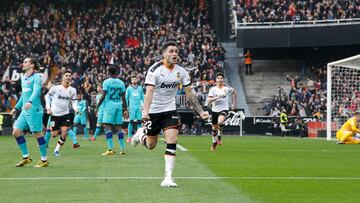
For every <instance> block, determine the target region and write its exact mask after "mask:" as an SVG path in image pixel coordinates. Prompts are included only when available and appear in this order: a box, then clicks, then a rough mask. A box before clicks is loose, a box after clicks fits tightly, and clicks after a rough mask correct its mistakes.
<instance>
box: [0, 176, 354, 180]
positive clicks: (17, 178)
mask: <svg viewBox="0 0 360 203" xmlns="http://www.w3.org/2000/svg"><path fill="white" fill-rule="evenodd" d="M163 178H164V177H121V176H119V177H116V176H115V177H106V176H104V177H101V176H100V177H22V178H20V177H8V178H6V177H0V180H161V179H163ZM174 178H175V179H182V180H360V177H331V176H330V177H312V176H234V177H230V176H229V177H216V176H209V177H206V176H198V177H191V176H189V177H174Z"/></svg>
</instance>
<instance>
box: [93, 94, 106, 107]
mask: <svg viewBox="0 0 360 203" xmlns="http://www.w3.org/2000/svg"><path fill="white" fill-rule="evenodd" d="M105 96H106V91H104V90H103V91H101V97H100V99H99V102H98V103H97V105H96V107H95V112H97V110H98V109H99V107H100V105H101V104H102V103H103V101H104V99H105Z"/></svg>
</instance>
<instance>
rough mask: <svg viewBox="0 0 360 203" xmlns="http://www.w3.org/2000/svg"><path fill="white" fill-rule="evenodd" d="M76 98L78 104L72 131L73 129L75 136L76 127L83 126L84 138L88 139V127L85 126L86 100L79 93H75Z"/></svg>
mask: <svg viewBox="0 0 360 203" xmlns="http://www.w3.org/2000/svg"><path fill="white" fill-rule="evenodd" d="M77 100H78V105H77V109H78V111H77V112H76V113H75V118H74V128H73V131H74V133H75V136H76V134H77V129H78V127H79V126H83V128H84V139H88V138H89V129H88V128H87V127H86V124H87V114H86V111H87V104H86V100H85V99H84V98H83V95H82V94H80V93H79V94H78V95H77ZM74 110H75V109H74Z"/></svg>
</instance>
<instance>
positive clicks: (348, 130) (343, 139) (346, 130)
mask: <svg viewBox="0 0 360 203" xmlns="http://www.w3.org/2000/svg"><path fill="white" fill-rule="evenodd" d="M359 122H360V112H359V111H357V112H355V114H354V116H353V117H352V118H350V119H349V120H347V121H346V122H345V123H344V125H343V126H342V127H341V129H340V130H338V131H337V132H336V138H337V139H338V140H339V142H338V144H360V139H359V138H356V137H355V135H356V134H357V133H360V129H359Z"/></svg>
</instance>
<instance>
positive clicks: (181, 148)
mask: <svg viewBox="0 0 360 203" xmlns="http://www.w3.org/2000/svg"><path fill="white" fill-rule="evenodd" d="M160 139H161V140H162V141H165V139H164V138H160ZM176 147H177V148H179V149H180V150H181V151H183V152H186V151H187V149H186V148H185V147H183V146H181V145H179V144H176Z"/></svg>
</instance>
